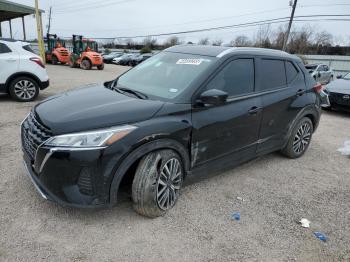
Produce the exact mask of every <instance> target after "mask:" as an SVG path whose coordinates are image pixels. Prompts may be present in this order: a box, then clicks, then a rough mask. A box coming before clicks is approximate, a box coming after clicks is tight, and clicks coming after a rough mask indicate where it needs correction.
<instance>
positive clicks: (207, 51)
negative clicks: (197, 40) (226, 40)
mask: <svg viewBox="0 0 350 262" xmlns="http://www.w3.org/2000/svg"><path fill="white" fill-rule="evenodd" d="M228 49H230V47H224V46H209V45H176V46H172V47H169V48H167V49H166V50H165V51H169V52H174V53H185V54H194V55H205V56H214V57H215V56H218V55H219V54H221V53H222V52H224V51H226V50H228Z"/></svg>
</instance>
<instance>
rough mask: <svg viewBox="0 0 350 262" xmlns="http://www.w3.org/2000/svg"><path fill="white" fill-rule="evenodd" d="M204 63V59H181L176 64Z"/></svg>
mask: <svg viewBox="0 0 350 262" xmlns="http://www.w3.org/2000/svg"><path fill="white" fill-rule="evenodd" d="M201 63H202V59H193V58H188V59H179V60H178V61H177V62H176V64H177V65H200V64H201Z"/></svg>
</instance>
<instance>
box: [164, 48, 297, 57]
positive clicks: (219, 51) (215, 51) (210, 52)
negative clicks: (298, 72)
mask: <svg viewBox="0 0 350 262" xmlns="http://www.w3.org/2000/svg"><path fill="white" fill-rule="evenodd" d="M166 51H169V52H174V53H187V54H195V55H204V56H212V57H218V58H221V57H224V56H226V55H229V54H247V55H267V56H274V57H283V58H289V59H296V58H297V57H296V56H294V55H291V54H288V53H286V52H283V51H280V50H275V49H267V48H256V47H224V46H207V45H204V46H203V45H178V46H173V47H170V48H168V49H166Z"/></svg>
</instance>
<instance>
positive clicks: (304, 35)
mask: <svg viewBox="0 0 350 262" xmlns="http://www.w3.org/2000/svg"><path fill="white" fill-rule="evenodd" d="M312 35H313V29H312V28H311V27H310V26H303V27H302V28H301V29H300V30H298V31H292V32H291V34H290V42H289V44H288V51H289V52H290V53H296V54H305V53H306V52H307V51H308V50H309V48H310V46H311V44H312Z"/></svg>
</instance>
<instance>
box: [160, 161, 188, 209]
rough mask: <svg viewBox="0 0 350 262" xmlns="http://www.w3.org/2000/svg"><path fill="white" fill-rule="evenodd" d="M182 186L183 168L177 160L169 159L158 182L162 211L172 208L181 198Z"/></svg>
mask: <svg viewBox="0 0 350 262" xmlns="http://www.w3.org/2000/svg"><path fill="white" fill-rule="evenodd" d="M181 185H182V168H181V164H180V161H179V160H178V159H176V158H171V159H169V160H168V161H167V162H166V163H165V165H164V166H163V168H162V170H161V171H160V175H159V178H158V182H157V204H158V206H159V208H160V209H162V210H168V209H170V208H172V207H173V206H174V205H175V203H176V200H177V199H178V196H179V191H180V188H181Z"/></svg>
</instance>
